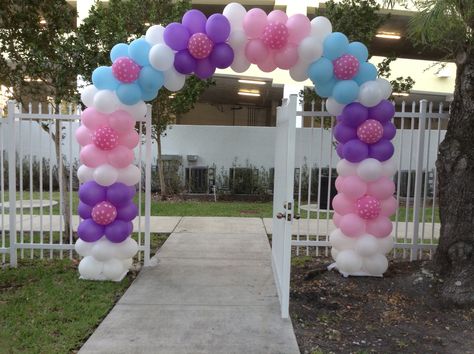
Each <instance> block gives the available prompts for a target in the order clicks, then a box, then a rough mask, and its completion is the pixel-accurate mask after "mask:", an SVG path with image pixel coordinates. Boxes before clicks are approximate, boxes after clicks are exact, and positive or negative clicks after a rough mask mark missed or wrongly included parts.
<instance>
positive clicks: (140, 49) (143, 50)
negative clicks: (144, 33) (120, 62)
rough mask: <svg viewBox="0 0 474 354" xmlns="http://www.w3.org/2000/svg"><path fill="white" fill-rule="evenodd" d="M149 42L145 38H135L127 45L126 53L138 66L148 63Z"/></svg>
mask: <svg viewBox="0 0 474 354" xmlns="http://www.w3.org/2000/svg"><path fill="white" fill-rule="evenodd" d="M150 48H151V47H150V44H149V43H148V42H147V41H146V40H145V38H138V39H135V40H134V41H133V42H132V43H130V45H129V46H128V55H129V56H130V58H132V59H133V61H135V62H136V63H137V64H138V65H140V66H147V65H150V62H149V60H148V53H149V52H150Z"/></svg>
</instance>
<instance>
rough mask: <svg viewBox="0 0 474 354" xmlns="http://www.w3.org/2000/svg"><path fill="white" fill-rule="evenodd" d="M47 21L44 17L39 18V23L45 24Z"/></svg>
mask: <svg viewBox="0 0 474 354" xmlns="http://www.w3.org/2000/svg"><path fill="white" fill-rule="evenodd" d="M47 23H48V22H46V20H45V19H44V18H42V19H41V20H40V25H45V24H47Z"/></svg>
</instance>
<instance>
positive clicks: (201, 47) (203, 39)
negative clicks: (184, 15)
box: [188, 33, 214, 59]
mask: <svg viewBox="0 0 474 354" xmlns="http://www.w3.org/2000/svg"><path fill="white" fill-rule="evenodd" d="M212 48H214V42H213V41H212V40H211V39H210V38H209V37H208V36H207V35H206V34H205V33H194V34H193V35H192V36H191V38H189V42H188V50H189V54H191V55H192V56H193V57H194V58H195V59H204V58H207V57H208V56H209V54H211V52H212Z"/></svg>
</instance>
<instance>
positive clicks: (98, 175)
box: [93, 165, 118, 187]
mask: <svg viewBox="0 0 474 354" xmlns="http://www.w3.org/2000/svg"><path fill="white" fill-rule="evenodd" d="M93 177H94V181H96V182H97V183H98V184H100V185H101V186H105V187H108V186H110V185H112V184H114V183H115V182H117V178H118V171H117V169H116V168H115V167H113V166H110V165H100V166H99V167H97V168H96V169H95V171H94V173H93Z"/></svg>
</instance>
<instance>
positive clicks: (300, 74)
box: [290, 60, 308, 82]
mask: <svg viewBox="0 0 474 354" xmlns="http://www.w3.org/2000/svg"><path fill="white" fill-rule="evenodd" d="M290 76H291V78H292V79H293V80H295V81H299V82H301V81H305V80H306V79H307V78H308V63H305V62H304V61H301V60H299V61H298V62H297V63H296V65H295V66H293V67H292V68H290Z"/></svg>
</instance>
